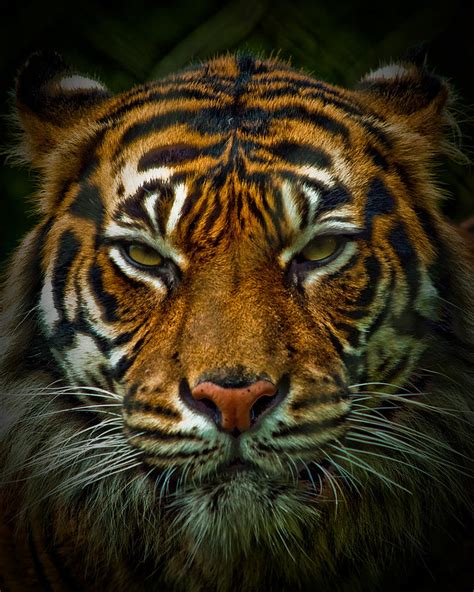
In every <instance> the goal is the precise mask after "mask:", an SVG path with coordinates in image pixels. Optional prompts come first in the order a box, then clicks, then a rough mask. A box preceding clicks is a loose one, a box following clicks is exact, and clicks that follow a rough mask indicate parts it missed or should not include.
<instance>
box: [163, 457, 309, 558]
mask: <svg viewBox="0 0 474 592" xmlns="http://www.w3.org/2000/svg"><path fill="white" fill-rule="evenodd" d="M307 496H308V493H307V491H305V489H303V488H299V487H297V486H295V483H294V482H293V483H291V482H290V480H289V479H288V478H287V479H281V480H276V479H272V478H270V477H269V476H266V475H262V473H261V471H258V470H255V469H252V468H244V467H243V466H240V467H238V466H236V465H235V466H227V468H226V469H225V470H224V471H222V472H221V473H220V474H219V475H216V477H215V478H214V479H213V480H209V481H208V482H203V483H201V484H200V485H198V486H194V487H189V488H188V489H184V490H183V491H182V492H181V493H180V494H179V495H177V496H173V497H171V498H170V499H169V501H168V503H167V504H166V506H165V512H166V515H167V516H168V517H169V519H170V520H171V525H172V529H173V531H174V532H175V533H176V536H177V537H178V538H180V539H181V540H185V541H186V544H187V545H188V546H189V551H190V556H192V557H197V558H198V561H199V560H200V561H203V560H204V561H209V560H210V561H211V562H213V563H214V562H217V563H221V562H222V564H223V566H228V565H232V564H233V562H234V561H235V559H236V558H238V557H241V558H246V557H247V558H248V557H249V556H251V555H252V553H253V550H254V549H256V548H258V549H259V551H260V552H261V551H262V549H267V551H268V556H271V557H272V558H275V557H281V559H282V560H285V561H286V559H285V556H286V555H287V554H288V549H291V548H293V549H294V548H295V546H296V547H298V546H299V545H300V544H301V543H302V539H303V533H304V531H305V529H307V528H308V527H309V526H310V525H312V526H313V527H316V525H317V523H318V520H319V518H320V509H319V508H318V506H317V505H315V504H309V503H308V497H307Z"/></svg>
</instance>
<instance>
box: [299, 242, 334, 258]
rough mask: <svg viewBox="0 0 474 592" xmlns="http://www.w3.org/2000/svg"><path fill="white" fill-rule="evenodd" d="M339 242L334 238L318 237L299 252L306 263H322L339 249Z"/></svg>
mask: <svg viewBox="0 0 474 592" xmlns="http://www.w3.org/2000/svg"><path fill="white" fill-rule="evenodd" d="M340 245H341V240H340V239H339V238H338V237H334V236H319V237H317V238H315V239H313V240H312V241H310V242H309V243H308V244H307V245H306V247H305V248H304V249H303V250H302V251H301V255H302V256H303V257H304V258H305V259H306V260H307V261H323V260H324V259H328V258H329V257H331V255H334V253H335V252H336V251H337V250H338V249H339V247H340Z"/></svg>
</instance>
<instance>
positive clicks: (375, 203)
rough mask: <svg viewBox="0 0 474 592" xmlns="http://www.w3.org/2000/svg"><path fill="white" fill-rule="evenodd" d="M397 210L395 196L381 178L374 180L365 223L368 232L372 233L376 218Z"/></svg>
mask: <svg viewBox="0 0 474 592" xmlns="http://www.w3.org/2000/svg"><path fill="white" fill-rule="evenodd" d="M394 209H395V200H394V198H393V195H392V194H391V193H390V191H389V190H388V189H387V187H386V186H385V184H384V182H383V181H382V179H380V177H376V178H375V179H373V180H372V182H371V184H370V187H369V190H368V192H367V205H366V208H365V223H366V229H367V232H368V233H369V235H370V233H371V232H372V222H373V219H374V217H375V216H380V215H382V214H391V213H392V212H393V211H394Z"/></svg>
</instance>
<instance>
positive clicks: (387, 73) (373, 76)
mask: <svg viewBox="0 0 474 592" xmlns="http://www.w3.org/2000/svg"><path fill="white" fill-rule="evenodd" d="M406 76H410V72H409V70H407V68H405V67H404V66H402V65H401V64H387V65H386V66H383V67H382V68H378V69H377V70H372V71H371V72H369V73H368V74H367V75H366V76H364V78H363V79H362V80H363V81H364V82H371V81H375V80H380V79H383V80H395V79H400V78H405V77H406Z"/></svg>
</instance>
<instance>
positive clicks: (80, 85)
mask: <svg viewBox="0 0 474 592" xmlns="http://www.w3.org/2000/svg"><path fill="white" fill-rule="evenodd" d="M59 88H60V89H61V90H66V91H81V90H106V88H105V86H103V85H102V84H100V82H97V80H92V79H91V78H86V77H85V76H68V77H67V78H63V79H62V80H60V81H59Z"/></svg>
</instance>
